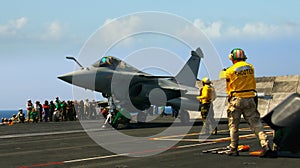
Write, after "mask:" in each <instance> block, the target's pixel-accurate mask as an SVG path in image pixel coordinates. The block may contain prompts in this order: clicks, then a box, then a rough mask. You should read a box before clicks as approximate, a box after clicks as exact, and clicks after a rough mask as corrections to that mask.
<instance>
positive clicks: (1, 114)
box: [0, 110, 27, 119]
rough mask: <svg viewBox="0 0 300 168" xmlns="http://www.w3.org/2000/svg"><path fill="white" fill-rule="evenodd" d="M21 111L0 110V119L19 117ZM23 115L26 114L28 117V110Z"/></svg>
mask: <svg viewBox="0 0 300 168" xmlns="http://www.w3.org/2000/svg"><path fill="white" fill-rule="evenodd" d="M18 111H19V110H0V119H1V118H11V117H12V115H14V114H15V115H17V114H18ZM23 113H24V114H25V117H26V114H27V112H26V110H23Z"/></svg>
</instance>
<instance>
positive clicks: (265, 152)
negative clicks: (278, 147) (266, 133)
mask: <svg viewBox="0 0 300 168" xmlns="http://www.w3.org/2000/svg"><path fill="white" fill-rule="evenodd" d="M259 157H261V158H275V157H277V152H276V151H272V150H271V148H270V147H269V145H266V146H264V147H263V149H262V152H261V154H260V156H259Z"/></svg>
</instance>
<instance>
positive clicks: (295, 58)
mask: <svg viewBox="0 0 300 168" xmlns="http://www.w3.org/2000/svg"><path fill="white" fill-rule="evenodd" d="M0 3H1V5H0V11H1V17H0V78H1V85H0V86H1V87H0V93H1V97H0V109H19V108H25V104H26V101H27V99H31V100H34V101H35V100H40V101H42V102H43V101H44V100H46V99H47V100H51V99H54V98H55V97H56V96H59V97H61V99H63V100H69V99H72V98H73V95H72V94H73V93H72V86H71V85H69V84H67V83H65V82H63V81H60V80H59V79H57V76H59V75H61V74H64V73H67V72H70V71H73V70H74V68H75V66H76V65H75V64H74V63H73V62H71V61H70V60H66V59H65V57H66V56H67V55H72V56H74V57H78V56H79V55H80V52H81V50H82V48H83V46H84V45H85V44H86V42H87V40H88V39H89V38H90V37H91V36H92V35H93V34H94V33H95V32H96V31H97V30H98V29H99V28H101V27H103V25H105V24H107V23H109V22H110V21H112V20H115V19H117V18H120V17H121V18H122V17H123V16H128V15H131V14H134V13H141V12H144V11H157V12H163V13H169V14H172V15H175V16H178V17H181V18H183V19H185V20H187V21H188V22H190V23H191V24H192V25H193V26H195V27H197V28H198V29H200V30H201V31H202V32H203V33H205V35H206V36H207V38H208V39H209V41H210V42H211V43H212V45H213V46H214V48H215V50H216V51H217V53H218V54H219V57H220V60H221V62H222V66H224V67H228V66H230V65H231V62H230V61H229V60H228V54H229V52H230V51H231V49H233V48H235V47H240V48H243V49H244V50H245V52H246V55H247V57H248V60H247V61H248V62H250V63H252V64H253V65H254V66H255V70H256V76H282V75H298V74H299V72H300V66H299V62H300V57H299V53H300V52H299V49H298V48H299V47H298V44H300V38H299V37H300V13H299V10H300V1H296V0H295V1H293V0H290V1H285V2H283V1H271V0H265V1H259V0H253V1H249V2H241V1H237V0H227V1H216V0H211V1H199V0H189V1H179V0H163V1H151V0H143V1H140V0H130V1H129V0H128V1H117V0H111V1H97V0H77V1H71V0H64V1H61V0H60V1H59V0H43V1H39V0H26V1H21V0H0ZM153 22H155V21H153ZM125 23H128V24H125V25H116V26H119V27H115V28H114V29H110V33H108V34H107V35H108V37H113V35H114V34H115V33H118V30H119V29H120V28H121V29H122V30H126V31H131V28H132V25H134V26H137V27H138V26H139V23H140V22H137V21H136V20H128V22H126V20H125ZM144 24H145V23H144ZM128 25H129V26H128ZM172 28H173V29H174V30H176V28H177V27H172ZM171 48H172V47H171ZM123 49H124V48H123ZM177 49H178V48H177ZM174 50H175V49H174ZM122 52H123V50H121V49H119V50H118V52H116V53H118V54H120V55H118V56H119V58H121V59H122V58H125V56H126V55H125V54H123V55H122ZM124 53H125V51H124ZM116 56H117V55H116ZM118 56H117V57H118ZM99 57H101V55H99ZM188 57H189V55H188V54H187V55H183V56H182V59H183V60H184V61H186V60H187V59H188ZM95 61H96V60H95ZM84 66H88V64H87V63H85V64H84ZM198 77H199V78H201V76H198Z"/></svg>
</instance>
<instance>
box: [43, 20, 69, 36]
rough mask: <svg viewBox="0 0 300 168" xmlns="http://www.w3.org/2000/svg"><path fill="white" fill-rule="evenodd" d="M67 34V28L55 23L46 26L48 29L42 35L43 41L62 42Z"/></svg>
mask: <svg viewBox="0 0 300 168" xmlns="http://www.w3.org/2000/svg"><path fill="white" fill-rule="evenodd" d="M64 33H65V26H64V25H62V24H60V23H58V22H56V21H53V22H51V23H49V24H47V25H46V29H45V30H44V31H43V33H42V34H41V36H40V38H41V39H42V40H60V39H61V38H62V37H63V36H64Z"/></svg>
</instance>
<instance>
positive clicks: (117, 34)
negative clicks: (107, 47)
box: [100, 16, 144, 43]
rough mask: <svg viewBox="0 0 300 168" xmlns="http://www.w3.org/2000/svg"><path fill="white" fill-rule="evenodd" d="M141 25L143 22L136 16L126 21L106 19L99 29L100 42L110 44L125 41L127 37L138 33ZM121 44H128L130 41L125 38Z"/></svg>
mask: <svg viewBox="0 0 300 168" xmlns="http://www.w3.org/2000/svg"><path fill="white" fill-rule="evenodd" d="M143 24H144V23H143V20H142V19H141V18H140V17H137V16H131V17H129V18H128V19H127V18H126V19H123V18H121V19H107V20H106V21H105V22H104V24H103V26H102V27H101V28H100V29H101V32H102V38H103V39H102V40H103V41H105V42H107V43H111V42H116V41H119V40H122V39H125V38H126V37H127V36H128V35H130V34H133V33H136V32H138V30H139V28H141V26H142V25H143ZM123 42H125V43H130V42H132V39H131V38H126V41H123Z"/></svg>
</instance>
